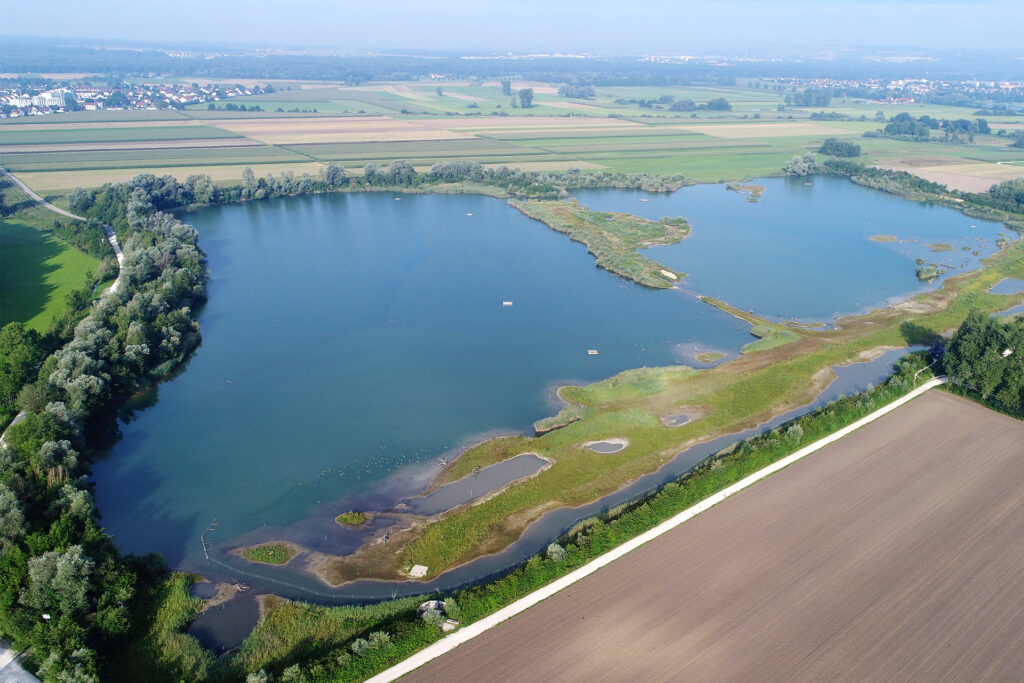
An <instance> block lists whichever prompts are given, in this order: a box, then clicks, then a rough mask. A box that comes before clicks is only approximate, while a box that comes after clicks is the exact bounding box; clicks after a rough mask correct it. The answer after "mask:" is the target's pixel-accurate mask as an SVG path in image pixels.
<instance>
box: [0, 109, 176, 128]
mask: <svg viewBox="0 0 1024 683" xmlns="http://www.w3.org/2000/svg"><path fill="white" fill-rule="evenodd" d="M188 118H189V117H188V116H187V115H186V114H184V113H182V112H180V111H177V110H174V109H160V110H155V111H153V110H148V109H146V110H129V111H116V110H105V111H73V112H67V113H64V114H55V115H53V116H19V117H18V118H13V119H0V128H2V127H4V126H11V127H17V126H19V125H25V124H36V125H38V124H40V123H108V122H115V123H116V122H124V121H183V120H187V119H188Z"/></svg>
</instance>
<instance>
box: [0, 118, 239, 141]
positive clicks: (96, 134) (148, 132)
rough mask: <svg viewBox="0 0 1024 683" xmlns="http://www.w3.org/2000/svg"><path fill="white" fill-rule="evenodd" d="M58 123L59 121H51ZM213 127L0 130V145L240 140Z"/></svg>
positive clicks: (236, 136)
mask: <svg viewBox="0 0 1024 683" xmlns="http://www.w3.org/2000/svg"><path fill="white" fill-rule="evenodd" d="M54 123H60V121H54ZM241 137H245V136H243V135H239V134H238V133H232V132H230V131H227V130H224V129H222V128H216V127H214V126H197V125H184V126H134V127H122V128H118V127H117V126H106V127H103V128H50V129H47V130H14V129H10V128H0V145H46V144H49V145H52V144H58V143H63V142H139V141H154V140H211V139H215V138H241Z"/></svg>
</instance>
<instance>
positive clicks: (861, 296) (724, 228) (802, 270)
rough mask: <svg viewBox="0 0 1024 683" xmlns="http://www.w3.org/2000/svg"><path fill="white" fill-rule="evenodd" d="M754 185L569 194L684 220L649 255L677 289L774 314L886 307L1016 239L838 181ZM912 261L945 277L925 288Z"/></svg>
mask: <svg viewBox="0 0 1024 683" xmlns="http://www.w3.org/2000/svg"><path fill="white" fill-rule="evenodd" d="M750 184H751V185H760V186H762V187H763V188H764V193H763V195H762V196H761V197H760V198H759V199H758V200H757V201H756V202H752V201H747V197H748V195H747V194H746V193H742V192H734V191H730V190H728V189H726V185H724V184H717V185H694V186H692V187H685V188H683V189H681V190H679V191H678V192H674V193H671V194H654V193H648V192H623V191H622V190H587V191H581V192H576V193H574V195H573V196H574V197H576V198H578V199H579V200H580V202H581V203H583V204H584V205H585V206H589V207H590V208H592V209H595V210H599V211H624V212H627V213H632V214H636V215H638V216H644V217H646V218H651V219H655V220H657V219H659V218H661V217H663V216H669V217H675V216H683V217H685V218H687V219H688V220H689V222H690V226H691V229H692V232H691V234H690V236H689V237H688V238H686V239H685V240H683V241H682V242H680V243H678V244H673V245H669V246H663V247H654V248H652V249H648V250H647V251H645V252H644V253H645V254H646V255H647V256H649V257H650V258H652V259H654V260H656V261H658V262H660V263H663V264H664V265H666V266H669V267H670V268H673V269H675V270H678V271H681V272H684V273H688V276H687V277H686V278H685V279H684V280H683V281H682V286H683V287H685V288H687V289H690V290H692V291H695V292H699V293H701V294H707V295H709V296H712V297H715V298H716V299H722V300H725V301H727V302H729V303H730V304H732V305H734V306H736V307H738V308H741V309H744V310H753V311H754V312H755V313H757V314H759V315H761V316H762V317H766V318H770V319H776V320H778V319H782V320H786V319H790V318H796V319H798V320H802V321H831V320H833V319H834V318H835V316H836V315H838V314H850V313H859V312H863V311H866V310H868V309H871V308H878V307H881V306H884V305H886V304H887V303H889V302H892V301H893V300H896V299H900V298H904V297H906V296H907V295H908V294H910V293H913V292H917V291H923V290H926V289H931V288H934V287H937V286H939V285H940V284H941V283H942V281H943V280H944V279H945V278H947V277H949V276H951V275H956V274H958V273H962V272H964V271H966V270H973V269H975V268H977V267H979V265H980V261H981V259H982V258H984V257H986V256H990V255H992V254H993V253H995V252H996V251H997V250H998V247H997V245H996V242H997V241H998V240H999V239H1000V238H1005V239H1015V238H1016V237H1017V235H1016V233H1014V232H1011V231H1009V230H1007V229H1006V228H1005V227H1004V226H1003V225H1002V224H1001V223H996V222H992V221H983V220H979V219H977V218H969V217H967V216H965V215H963V214H961V213H960V212H958V211H955V210H953V209H950V208H947V207H944V206H940V205H937V204H929V203H923V202H913V201H908V200H906V199H903V198H901V197H896V196H894V195H890V194H885V193H883V192H878V191H875V190H869V189H866V188H864V187H861V186H859V185H856V184H854V183H852V182H850V181H849V180H847V179H845V178H838V177H831V176H815V177H814V178H813V180H808V179H805V178H761V179H759V180H754V181H751V182H750ZM975 252H977V253H975ZM917 259H921V260H922V261H923V262H924V264H925V265H927V264H932V263H934V264H936V265H937V267H938V268H939V269H945V271H946V272H945V273H944V274H942V275H939V276H938V277H937V278H936V279H935V280H933V281H932V282H931V283H927V284H926V283H922V282H921V281H919V280H918V279H917V275H916V270H917V267H918V264H917V263H916V261H917Z"/></svg>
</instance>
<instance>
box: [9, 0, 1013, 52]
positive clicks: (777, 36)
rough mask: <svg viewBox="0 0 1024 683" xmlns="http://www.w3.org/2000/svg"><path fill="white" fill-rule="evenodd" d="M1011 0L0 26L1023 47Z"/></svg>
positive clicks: (311, 5)
mask: <svg viewBox="0 0 1024 683" xmlns="http://www.w3.org/2000/svg"><path fill="white" fill-rule="evenodd" d="M1021 26H1024V1H1022V0H967V1H963V0H961V1H960V2H936V1H933V0H910V1H908V0H856V1H854V0H818V1H817V2H807V1H803V0H719V1H717V2H713V1H708V0H703V1H700V2H692V1H688V0H675V1H671V0H626V1H624V0H586V1H585V2H576V1H573V2H567V1H561V0H546V1H544V0H514V1H507V0H506V1H501V2H499V1H496V0H446V1H440V2H439V1H436V0H419V1H416V0H390V1H381V0H359V1H357V2H353V1H351V0H335V1H333V2H332V1H330V0H305V1H303V0H298V1H297V2H294V3H293V2H287V1H282V0H274V1H268V0H245V1H241V0H172V1H170V2H155V3H154V2H140V0H32V1H27V0H26V1H22V2H5V3H4V8H3V9H2V10H0V32H2V33H4V34H7V35H47V36H67V37H82V38H95V39H120V40H140V41H160V42H167V43H171V42H179V41H189V42H211V43H218V42H220V43H225V42H230V43H251V44H260V45H275V46H276V45H310V46H313V45H316V46H329V47H336V48H354V49H365V48H370V49H373V48H377V49H385V48H416V49H424V48H426V49H437V50H495V51H504V50H515V51H522V50H545V51H553V50H562V51H590V52H604V53H622V52H626V53H653V52H658V53H664V52H671V53H673V54H690V53H694V52H704V53H707V52H712V51H720V52H723V53H725V52H730V53H731V52H735V51H736V49H737V48H740V49H741V48H747V47H751V48H761V49H766V48H768V47H771V46H782V47H790V48H796V49H799V48H806V47H828V46H830V45H837V46H910V47H921V48H965V49H972V48H1001V49H1007V48H1008V49H1019V50H1020V51H1021V52H1022V53H1024V41H1022V40H1021V38H1020V27H1021Z"/></svg>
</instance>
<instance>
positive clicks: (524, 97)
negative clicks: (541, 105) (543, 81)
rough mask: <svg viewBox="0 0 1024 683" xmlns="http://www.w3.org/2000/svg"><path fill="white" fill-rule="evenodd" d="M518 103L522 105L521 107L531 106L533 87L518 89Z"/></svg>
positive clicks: (527, 107)
mask: <svg viewBox="0 0 1024 683" xmlns="http://www.w3.org/2000/svg"><path fill="white" fill-rule="evenodd" d="M519 104H521V105H522V107H523V109H529V108H530V107H532V106H533V88H521V89H520V90H519Z"/></svg>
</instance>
